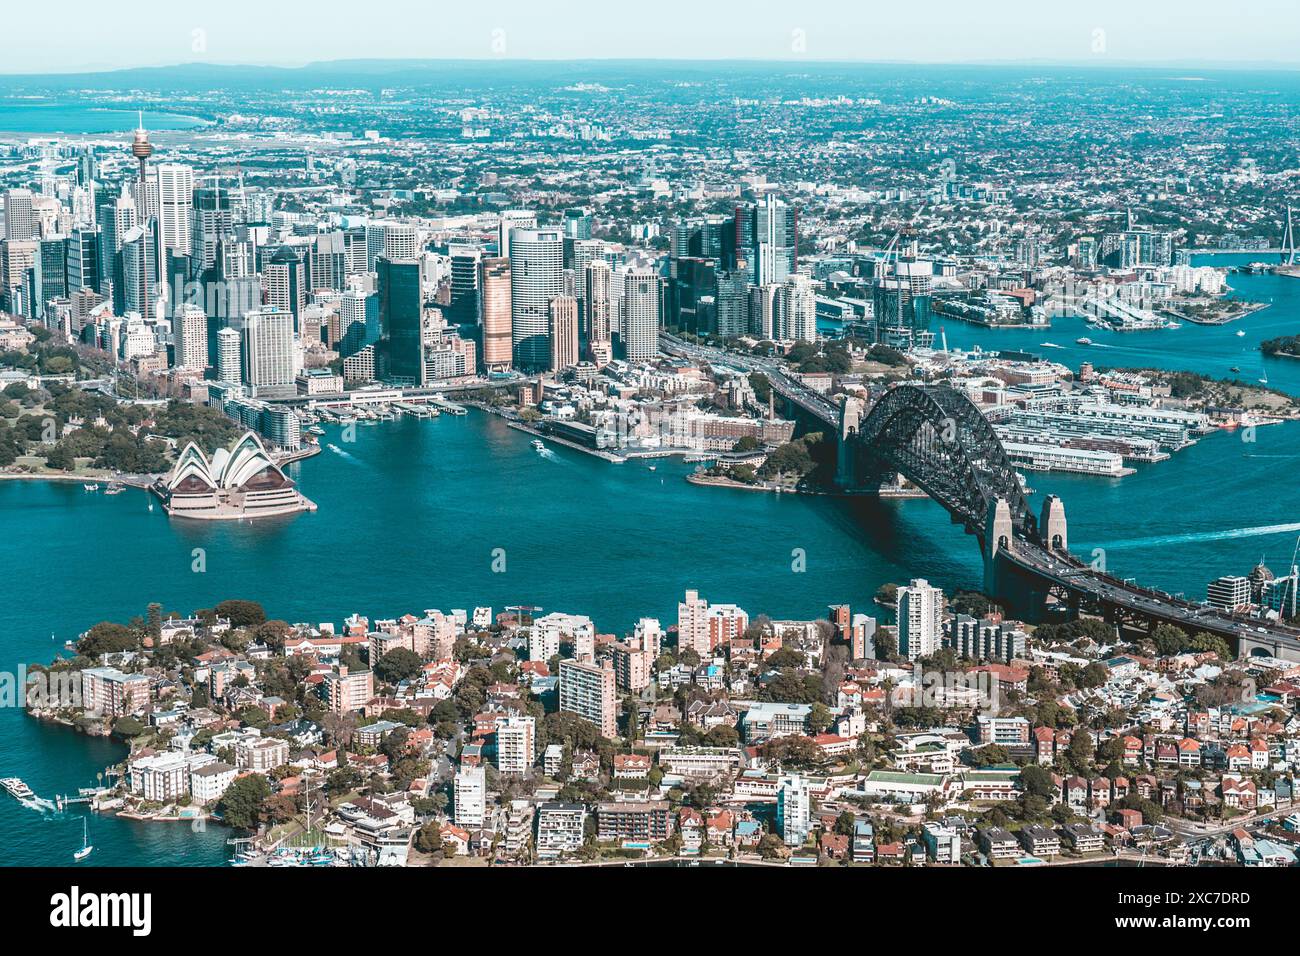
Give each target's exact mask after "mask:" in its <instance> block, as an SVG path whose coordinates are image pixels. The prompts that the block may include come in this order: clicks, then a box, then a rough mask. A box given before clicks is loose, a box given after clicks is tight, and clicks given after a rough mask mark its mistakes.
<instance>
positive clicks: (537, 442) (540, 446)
mask: <svg viewBox="0 0 1300 956" xmlns="http://www.w3.org/2000/svg"><path fill="white" fill-rule="evenodd" d="M533 450H534V451H546V445H545V443H544V442H543V441H542V440H541V439H540V438H534V439H533Z"/></svg>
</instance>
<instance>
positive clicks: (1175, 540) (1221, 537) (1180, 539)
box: [1102, 522, 1300, 551]
mask: <svg viewBox="0 0 1300 956" xmlns="http://www.w3.org/2000/svg"><path fill="white" fill-rule="evenodd" d="M1297 531H1300V522H1292V523H1290V524H1265V525H1258V526H1256V527H1253V528H1230V529H1228V530H1227V531H1195V532H1192V533H1190V534H1170V535H1160V536H1157V537H1153V538H1130V539H1129V540H1127V541H1112V542H1111V543H1110V544H1105V545H1102V549H1103V550H1109V551H1122V550H1124V549H1125V548H1151V547H1156V546H1158V545H1163V544H1194V543H1196V542H1199V541H1227V540H1229V539H1231V538H1258V537H1264V536H1266V535H1271V534H1294V533H1295V532H1297Z"/></svg>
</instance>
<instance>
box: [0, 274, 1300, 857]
mask: <svg viewBox="0 0 1300 956" xmlns="http://www.w3.org/2000/svg"><path fill="white" fill-rule="evenodd" d="M1232 281H1233V283H1234V285H1236V286H1237V287H1238V288H1239V289H1240V290H1241V291H1242V292H1243V294H1245V295H1247V296H1250V297H1254V298H1259V299H1268V298H1269V297H1272V298H1274V299H1275V305H1274V307H1273V308H1271V309H1269V310H1266V311H1263V312H1260V313H1257V314H1255V315H1252V316H1250V317H1248V318H1246V319H1244V320H1241V322H1239V323H1233V324H1232V325H1229V326H1227V327H1225V328H1202V327H1197V326H1192V325H1186V324H1185V325H1184V326H1183V327H1182V328H1181V329H1177V330H1172V331H1169V332H1151V333H1130V334H1128V335H1126V336H1119V335H1117V334H1116V335H1115V339H1116V342H1115V344H1116V349H1115V350H1114V351H1115V352H1121V349H1122V350H1131V351H1123V355H1124V358H1123V359H1122V360H1119V359H1116V360H1115V361H1113V362H1112V363H1110V364H1116V365H1121V364H1122V365H1160V366H1164V367H1170V368H1187V369H1192V370H1199V371H1206V372H1209V373H1211V374H1216V375H1218V374H1222V375H1227V374H1228V372H1227V367H1228V366H1230V365H1238V366H1240V367H1241V368H1242V369H1243V373H1242V377H1243V378H1246V377H1247V373H1248V372H1249V371H1250V369H1251V366H1250V365H1248V362H1249V361H1251V359H1252V353H1251V352H1250V349H1251V348H1253V346H1254V345H1255V344H1257V343H1258V341H1259V340H1260V339H1261V338H1269V337H1272V336H1275V335H1281V334H1291V333H1294V332H1300V280H1295V279H1286V278H1278V277H1272V276H1233V277H1232ZM1252 287H1255V288H1252ZM1238 327H1239V328H1242V329H1245V330H1247V331H1248V335H1247V336H1246V337H1237V336H1236V335H1235V334H1234V333H1235V331H1236V328H1238ZM947 332H948V340H949V345H950V346H953V347H955V346H958V345H960V346H963V347H969V346H970V345H973V344H974V343H976V342H979V343H980V344H981V345H982V346H983V347H984V348H1033V347H1034V346H1033V342H1034V340H1039V341H1040V342H1041V340H1042V339H1046V340H1047V341H1053V342H1059V343H1060V344H1062V345H1066V343H1069V348H1068V349H1062V350H1059V352H1060V353H1061V354H1060V355H1059V356H1058V357H1059V358H1060V359H1061V360H1062V361H1064V362H1066V363H1067V364H1070V365H1071V366H1077V363H1078V361H1079V360H1080V358H1081V357H1086V358H1089V359H1091V360H1093V361H1096V362H1102V361H1103V360H1102V359H1101V358H1099V357H1097V356H1096V355H1094V354H1093V353H1094V352H1096V353H1100V352H1103V351H1106V350H1104V349H1091V350H1086V349H1085V347H1076V346H1074V344H1073V343H1074V339H1075V338H1077V337H1078V335H1081V334H1084V333H1083V332H1074V331H1073V329H1071V328H1067V326H1066V323H1065V322H1064V321H1063V322H1060V323H1058V325H1057V327H1056V328H1054V329H1052V330H1051V331H1048V332H1044V333H1038V332H1024V331H1012V330H1006V331H990V330H984V329H974V328H971V327H965V326H961V327H958V326H956V325H955V324H951V323H950V324H949V325H948V326H947ZM1088 335H1089V337H1091V338H1093V339H1094V341H1098V342H1107V343H1108V342H1110V339H1109V338H1108V337H1107V335H1108V334H1107V333H1097V332H1096V331H1095V330H1094V331H1091V332H1089V333H1088ZM1156 336H1160V337H1163V338H1162V339H1161V340H1160V341H1157V340H1156V339H1155V338H1154V337H1156ZM1035 350H1038V349H1035ZM1042 351H1052V350H1042ZM1253 361H1254V362H1255V363H1257V364H1258V363H1259V361H1260V359H1259V353H1258V352H1254V353H1253ZM1216 363H1223V364H1224V368H1223V369H1222V371H1221V372H1220V370H1219V368H1218V365H1217V364H1216ZM1288 363H1289V364H1288ZM1255 377H1258V376H1251V378H1252V379H1253V378H1255ZM1268 377H1269V379H1270V381H1271V382H1272V384H1273V385H1274V386H1275V387H1278V388H1282V389H1285V390H1286V391H1288V392H1291V393H1293V394H1297V395H1300V361H1294V360H1283V359H1274V360H1268ZM326 431H327V433H326V434H325V435H324V436H322V438H321V441H322V443H323V444H324V445H325V446H326V450H325V451H324V452H323V453H322V454H321V455H319V456H317V457H315V458H313V459H309V460H307V461H305V462H303V463H301V464H298V465H295V466H292V467H293V471H294V474H295V476H296V477H297V478H298V479H299V480H300V482H301V484H302V488H303V491H304V493H306V494H307V495H308V496H309V497H311V498H312V499H313V500H315V501H316V502H317V503H318V504H319V506H320V508H319V511H317V512H315V513H314V514H304V515H300V516H297V517H294V518H290V519H284V520H275V521H268V522H259V523H255V524H246V523H245V524H240V523H221V524H209V523H195V524H185V523H182V522H177V521H169V519H168V518H167V517H166V516H165V515H163V514H162V512H161V510H160V509H155V510H153V511H150V510H149V509H148V507H147V499H146V497H145V496H144V494H143V493H141V492H138V491H135V490H129V491H128V492H127V493H125V494H121V495H116V496H111V497H109V496H104V495H103V494H94V493H88V492H86V491H84V490H83V489H82V487H81V485H80V484H79V483H54V482H19V481H2V482H0V529H2V532H3V533H0V606H3V607H4V608H5V614H4V618H3V620H4V624H5V628H4V633H3V643H0V655H2V656H0V669H3V670H13V669H14V668H16V667H17V666H18V664H19V663H21V662H33V661H46V660H48V659H49V658H50V657H51V656H52V655H53V654H54V653H55V652H56V651H57V650H58V649H59V647H61V645H62V643H63V641H64V640H66V639H68V638H73V637H75V636H76V634H77V633H78V632H79V631H81V630H84V629H85V628H86V627H88V626H89V625H90V624H93V623H95V622H96V621H99V620H103V619H110V620H127V619H129V618H130V617H132V616H133V615H140V614H143V613H144V611H145V607H146V605H147V604H148V603H149V602H150V601H159V602H161V603H162V604H163V606H164V607H165V608H166V609H167V610H176V611H180V612H189V611H192V610H194V609H196V608H200V607H210V606H212V605H213V604H214V603H216V602H217V601H220V600H222V599H224V598H230V597H244V598H252V599H255V600H259V601H261V602H262V603H263V604H264V605H265V607H266V609H267V612H268V613H269V614H270V615H271V616H273V617H279V618H284V619H286V620H289V621H312V622H315V621H321V620H331V621H336V622H337V621H339V620H341V618H342V617H343V616H345V615H346V614H348V613H351V612H354V611H355V612H358V613H361V614H365V615H369V616H370V617H372V618H374V617H381V616H396V615H400V614H402V613H405V612H408V611H413V612H418V611H421V610H423V609H425V608H434V607H436V608H441V609H444V610H446V609H449V608H452V607H463V608H473V607H474V606H475V605H479V604H487V605H491V606H492V607H493V608H494V610H500V609H501V608H502V607H503V606H504V605H506V604H534V605H539V606H541V607H543V608H544V609H545V610H547V611H554V610H558V611H570V612H575V613H585V614H590V615H591V616H592V617H593V618H594V619H595V622H596V625H597V627H599V628H600V629H601V630H603V631H622V630H624V629H627V628H630V626H631V625H632V624H633V623H634V621H635V620H636V618H637V617H639V616H641V615H653V616H658V617H660V618H661V619H663V620H664V621H665V622H666V623H667V622H669V621H672V620H675V614H676V602H677V601H678V599H679V598H680V596H681V593H682V591H683V590H684V589H685V588H687V587H697V588H699V589H700V591H701V593H702V594H703V595H704V596H705V597H707V598H709V599H710V600H713V601H727V602H736V603H738V604H740V605H742V606H743V607H745V608H747V609H748V610H749V611H750V612H751V613H759V612H764V613H767V614H769V615H771V616H773V617H777V618H780V617H799V618H808V617H813V616H820V615H822V614H824V611H825V606H826V605H827V604H830V603H840V602H845V601H847V602H850V603H852V604H853V605H854V606H855V608H862V609H864V610H868V611H869V610H870V608H869V607H868V605H869V604H870V601H871V597H872V595H873V594H874V592H875V590H876V588H877V587H878V586H879V585H880V584H882V583H884V582H887V581H903V580H905V579H907V578H908V577H913V576H926V577H928V578H930V579H931V580H932V581H933V582H935V583H937V584H940V585H942V586H944V587H945V588H948V589H951V588H954V587H976V586H978V583H979V580H980V562H979V553H978V548H977V545H976V543H975V540H974V539H973V538H971V537H968V536H966V535H965V534H963V532H962V531H961V529H960V528H959V527H957V526H954V525H952V524H951V523H950V522H949V520H948V517H947V515H946V513H945V512H943V511H942V510H941V509H940V508H939V507H938V506H937V505H935V504H933V503H932V502H929V501H926V500H902V501H886V502H880V501H873V500H868V499H852V498H850V499H845V498H830V497H799V496H792V495H782V496H777V495H769V494H761V493H757V492H749V491H732V490H725V489H717V488H703V487H697V486H693V485H690V484H688V483H686V482H685V481H683V480H682V478H683V476H684V475H685V474H687V473H688V472H689V470H690V469H691V468H692V467H693V466H690V465H685V464H683V463H681V462H680V461H677V460H659V461H657V462H656V463H655V464H656V469H655V470H654V471H650V470H649V468H648V467H647V465H646V464H645V463H634V462H632V463H625V464H610V463H607V462H605V461H602V460H599V459H596V458H594V457H590V456H587V455H584V454H582V453H579V452H575V451H571V450H568V449H564V448H559V447H556V448H553V449H550V450H548V451H546V452H545V453H543V454H539V453H538V452H536V451H535V450H534V449H533V448H532V447H531V445H530V441H531V436H529V435H526V434H523V433H521V432H518V431H514V430H511V429H509V428H507V427H506V426H505V424H504V423H503V422H502V421H500V420H499V419H497V418H494V417H491V416H488V415H485V414H483V413H479V412H471V414H469V415H467V416H462V417H453V416H450V415H444V416H442V417H440V418H437V419H432V420H417V419H410V418H405V419H401V420H399V421H396V422H389V423H383V424H378V425H372V426H367V425H359V426H357V428H356V440H355V441H353V442H346V441H344V436H343V434H342V432H341V430H340V429H338V428H328V429H327V430H326ZM1255 438H1256V440H1255V441H1254V442H1253V443H1248V442H1244V441H1243V440H1242V438H1241V434H1240V433H1237V434H1232V433H1226V432H1222V433H1216V434H1214V435H1211V436H1209V437H1207V438H1205V439H1203V440H1202V441H1201V442H1199V443H1198V444H1197V445H1195V446H1193V447H1191V448H1189V449H1187V450H1186V451H1184V452H1181V453H1179V454H1177V455H1175V456H1174V457H1173V458H1172V459H1171V460H1169V461H1166V462H1162V463H1159V464H1155V465H1141V466H1139V467H1138V470H1137V473H1136V474H1134V475H1132V476H1130V477H1127V478H1124V479H1118V480H1110V479H1096V478H1087V477H1082V476H1064V475H1054V474H1039V473H1035V474H1032V475H1031V476H1030V481H1031V484H1032V485H1033V486H1034V488H1035V489H1037V491H1038V492H1039V493H1040V494H1042V493H1047V492H1053V493H1056V494H1060V495H1061V496H1062V497H1063V498H1064V500H1065V503H1066V507H1067V511H1068V515H1069V520H1070V537H1071V547H1072V548H1073V549H1074V550H1075V551H1076V552H1077V553H1080V554H1082V555H1085V556H1090V555H1092V553H1093V551H1094V549H1097V548H1101V549H1104V550H1105V552H1106V560H1107V563H1108V567H1109V569H1110V570H1111V571H1112V572H1115V573H1119V574H1121V575H1124V576H1133V577H1136V578H1138V579H1139V580H1140V581H1143V582H1146V583H1151V584H1155V585H1158V586H1161V587H1164V588H1168V589H1170V590H1174V591H1183V592H1185V593H1186V594H1187V595H1188V596H1189V597H1195V598H1200V597H1202V596H1203V593H1204V587H1205V584H1206V582H1207V581H1209V580H1210V579H1212V578H1214V577H1216V576H1218V575H1219V574H1224V573H1245V572H1246V571H1247V570H1249V568H1250V567H1251V566H1252V565H1253V564H1254V563H1255V562H1256V561H1257V560H1259V558H1260V557H1261V555H1264V556H1265V557H1266V558H1267V559H1268V561H1269V563H1270V564H1271V565H1272V566H1273V567H1274V570H1275V571H1276V570H1279V569H1280V568H1281V567H1282V566H1285V565H1286V564H1287V563H1288V562H1289V561H1290V558H1291V553H1292V548H1293V546H1294V543H1295V540H1296V536H1297V534H1298V533H1300V487H1298V486H1297V483H1296V480H1295V474H1296V469H1297V465H1298V464H1300V422H1290V423H1287V424H1284V425H1278V426H1269V427H1263V428H1259V429H1258V430H1257V432H1256V434H1255ZM498 549H500V550H498ZM502 558H503V559H504V562H505V569H504V571H499V570H494V560H495V562H496V567H497V568H500V566H501V564H500V560H501V559H502ZM801 563H802V566H803V567H804V568H805V570H803V571H802V572H800V571H798V570H797V568H799V567H800V566H801ZM200 567H202V568H203V570H196V569H197V568H200ZM51 634H53V637H54V639H53V640H52V639H51ZM122 752H123V750H122V748H121V747H120V745H117V744H115V743H112V742H109V741H104V740H99V739H92V738H87V737H84V736H81V735H79V734H76V733H74V732H73V731H71V730H66V729H64V728H60V727H50V726H44V725H41V724H39V723H38V722H36V721H34V720H32V719H30V718H27V717H26V716H24V715H23V714H21V713H20V712H19V711H17V710H14V709H2V710H0V776H20V777H22V778H23V779H24V780H26V781H27V782H28V783H29V784H30V785H31V786H32V788H33V789H34V790H35V791H36V792H37V793H38V794H40V795H41V796H46V797H51V796H53V795H54V794H55V793H69V792H75V791H76V788H77V787H84V786H91V785H93V784H94V783H95V775H96V773H97V772H99V771H100V770H102V769H103V767H104V766H105V765H106V764H108V763H110V762H112V761H113V760H114V759H118V758H119V757H120V755H121V753H122ZM0 835H3V837H4V841H5V850H4V852H3V853H2V854H0V862H4V863H9V864H65V863H71V859H72V858H71V854H72V851H73V850H74V849H76V847H77V846H79V845H80V838H81V822H80V820H79V819H78V816H77V813H76V812H73V813H69V814H68V815H67V816H65V817H62V818H59V817H53V816H52V817H49V818H42V816H41V815H39V814H37V813H36V812H34V811H31V810H26V809H23V808H22V807H20V806H19V805H18V804H17V802H16V801H14V800H12V799H10V798H8V797H7V796H4V795H2V794H0ZM228 835H229V834H228V833H227V831H225V830H223V829H221V828H220V827H212V828H209V829H208V830H207V831H206V832H202V833H193V832H192V831H191V827H190V825H189V824H186V823H152V824H150V823H137V822H132V821H125V820H117V819H113V818H96V819H94V820H92V822H91V842H92V843H93V844H95V847H96V850H95V853H94V854H92V856H91V857H90V858H89V859H88V860H87V861H86V862H85V863H83V864H79V865H83V866H88V865H107V864H165V865H205V864H209V865H210V864H214V863H220V862H222V861H223V860H225V858H226V847H225V839H226V837H227V836H228Z"/></svg>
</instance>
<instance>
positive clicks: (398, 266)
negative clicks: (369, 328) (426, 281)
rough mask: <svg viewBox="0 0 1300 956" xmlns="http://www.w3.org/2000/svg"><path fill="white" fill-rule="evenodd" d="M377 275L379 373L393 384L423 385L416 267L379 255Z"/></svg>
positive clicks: (420, 303)
mask: <svg viewBox="0 0 1300 956" xmlns="http://www.w3.org/2000/svg"><path fill="white" fill-rule="evenodd" d="M375 267H376V271H377V272H378V273H379V350H378V351H379V355H380V364H381V367H382V372H381V373H380V374H381V375H383V376H384V377H386V378H390V379H393V380H394V381H401V382H407V383H410V384H414V385H420V384H423V382H424V342H423V329H424V324H423V313H424V297H423V294H422V293H421V290H420V264H419V263H418V262H417V261H415V260H414V259H407V260H393V259H389V258H388V257H387V256H381V257H380V258H379V259H378V260H377V261H376V263H375Z"/></svg>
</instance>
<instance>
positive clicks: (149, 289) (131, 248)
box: [120, 219, 158, 319]
mask: <svg viewBox="0 0 1300 956" xmlns="http://www.w3.org/2000/svg"><path fill="white" fill-rule="evenodd" d="M120 254H121V257H122V296H123V301H122V307H123V309H124V310H125V311H127V312H138V313H140V315H141V316H142V317H144V318H146V319H147V318H152V317H153V314H154V304H155V303H156V302H157V301H158V283H157V276H158V233H157V231H156V228H155V225H154V221H153V220H152V219H150V220H146V221H145V222H143V223H136V225H134V226H132V227H131V228H130V229H129V230H127V232H126V234H125V235H123V236H122V248H121V253H120Z"/></svg>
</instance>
